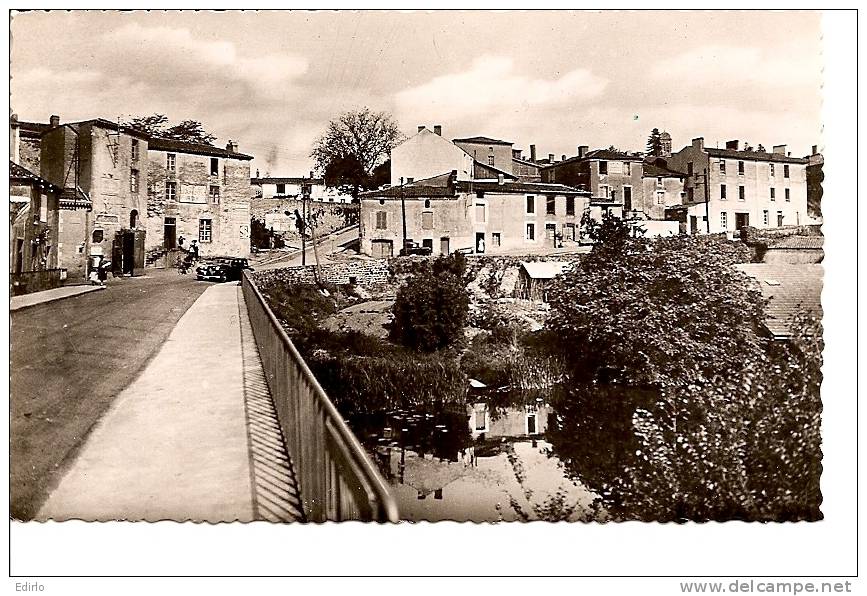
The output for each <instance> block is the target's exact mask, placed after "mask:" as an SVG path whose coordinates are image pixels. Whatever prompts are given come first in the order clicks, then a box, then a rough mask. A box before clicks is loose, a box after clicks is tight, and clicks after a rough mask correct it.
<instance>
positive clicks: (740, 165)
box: [738, 161, 744, 176]
mask: <svg viewBox="0 0 867 596" xmlns="http://www.w3.org/2000/svg"><path fill="white" fill-rule="evenodd" d="M743 175H744V162H742V161H739V162H738V176H743Z"/></svg>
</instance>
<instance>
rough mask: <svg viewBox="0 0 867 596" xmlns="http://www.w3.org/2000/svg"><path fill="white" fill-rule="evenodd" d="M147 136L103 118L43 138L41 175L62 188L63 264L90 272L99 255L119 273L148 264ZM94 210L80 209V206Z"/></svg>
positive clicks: (72, 271)
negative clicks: (144, 184)
mask: <svg viewBox="0 0 867 596" xmlns="http://www.w3.org/2000/svg"><path fill="white" fill-rule="evenodd" d="M147 147H148V139H147V136H146V135H144V134H142V133H140V132H137V131H134V130H131V129H128V128H126V127H123V126H119V125H118V124H117V123H115V122H110V121H108V120H103V119H101V118H97V119H93V120H85V121H81V122H71V123H66V124H60V119H59V118H58V117H56V116H52V121H51V127H50V128H48V129H47V130H45V131H44V132H43V133H42V135H41V138H40V171H41V175H42V177H44V178H46V179H47V180H49V181H51V182H52V183H53V184H55V185H57V186H59V187H60V188H61V189H62V192H61V211H60V217H59V222H58V235H59V237H58V243H57V250H58V263H59V266H60V267H62V268H65V269H67V270H68V276H69V277H70V278H81V277H86V276H87V273H88V270H89V268H90V267H91V266H93V265H94V264H95V261H97V260H100V259H108V260H111V262H112V263H113V266H114V270H115V272H116V273H119V272H122V273H126V274H131V273H132V272H133V271H134V269H138V268H142V267H144V238H145V223H144V219H143V217H144V214H145V213H146V205H147V202H146V196H145V190H144V188H143V187H142V182H143V180H144V179H145V176H146V173H147V160H146V154H147ZM88 204H89V205H91V206H92V210H90V209H79V208H77V207H79V206H81V205H88Z"/></svg>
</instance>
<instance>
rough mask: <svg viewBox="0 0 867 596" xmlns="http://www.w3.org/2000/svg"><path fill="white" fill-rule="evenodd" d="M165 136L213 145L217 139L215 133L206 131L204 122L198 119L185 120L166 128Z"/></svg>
mask: <svg viewBox="0 0 867 596" xmlns="http://www.w3.org/2000/svg"><path fill="white" fill-rule="evenodd" d="M163 136H165V137H166V138H169V139H176V140H178V141H187V142H188V143H200V144H202V145H213V143H214V141H215V140H216V139H217V137H216V136H215V135H212V134H211V133H209V132H208V131H206V130H205V127H204V126H202V123H201V122H199V121H197V120H183V121H182V122H180V123H179V124H176V125H174V126H172V127H170V128H168V129H166V131H165V133H164V134H163Z"/></svg>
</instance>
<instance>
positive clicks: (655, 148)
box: [647, 128, 662, 157]
mask: <svg viewBox="0 0 867 596" xmlns="http://www.w3.org/2000/svg"><path fill="white" fill-rule="evenodd" d="M647 155H655V156H657V157H659V156H661V155H662V138H661V136H660V133H659V129H658V128H654V129H653V130H652V131H650V136H649V137H647Z"/></svg>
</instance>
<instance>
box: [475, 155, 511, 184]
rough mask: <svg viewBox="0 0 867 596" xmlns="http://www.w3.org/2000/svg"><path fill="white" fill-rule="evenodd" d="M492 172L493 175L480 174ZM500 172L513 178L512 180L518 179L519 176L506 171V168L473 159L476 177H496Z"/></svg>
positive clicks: (505, 176) (506, 176)
mask: <svg viewBox="0 0 867 596" xmlns="http://www.w3.org/2000/svg"><path fill="white" fill-rule="evenodd" d="M488 172H490V173H491V174H492V175H491V176H481V175H480V174H486V173H488ZM500 174H502V175H503V177H504V178H511V179H512V180H517V179H518V177H517V176H515V175H514V174H512V173H511V172H506V171H505V170H501V169H500V168H495V167H494V166H489V165H488V164H484V163H482V162H480V161H477V160H475V159H474V160H473V177H474V178H483V177H486V178H488V177H489V178H496V177H497V176H499V175H500Z"/></svg>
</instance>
